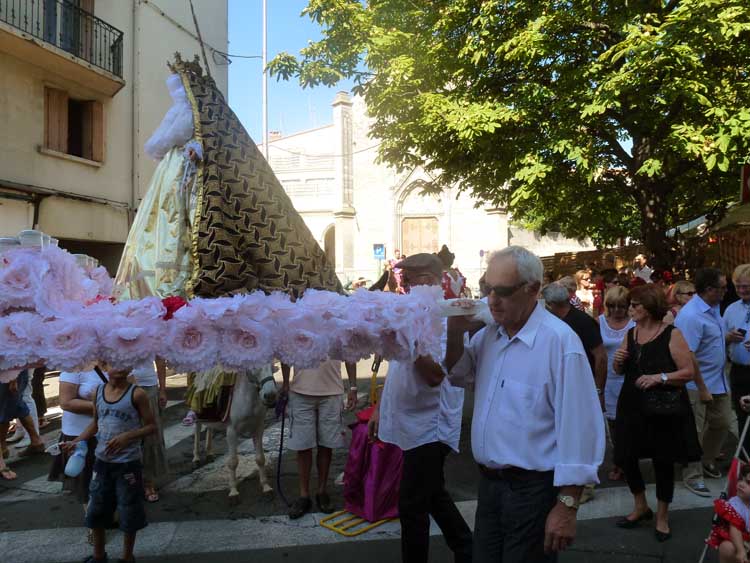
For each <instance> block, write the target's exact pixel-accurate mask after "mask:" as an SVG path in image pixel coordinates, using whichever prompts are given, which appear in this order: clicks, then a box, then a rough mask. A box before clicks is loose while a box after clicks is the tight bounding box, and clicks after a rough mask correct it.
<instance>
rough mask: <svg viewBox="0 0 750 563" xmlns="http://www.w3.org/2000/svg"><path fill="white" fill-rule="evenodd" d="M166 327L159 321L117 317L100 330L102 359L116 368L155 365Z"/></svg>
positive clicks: (98, 327)
mask: <svg viewBox="0 0 750 563" xmlns="http://www.w3.org/2000/svg"><path fill="white" fill-rule="evenodd" d="M163 333H164V331H163V330H162V327H161V326H160V323H159V321H150V322H148V323H142V322H140V319H136V320H133V319H127V318H126V317H120V316H116V317H114V318H110V319H108V320H104V322H103V323H102V324H100V325H99V326H97V334H98V336H99V343H100V346H101V348H100V354H99V355H100V359H102V360H104V361H106V362H107V363H108V364H109V365H111V366H113V367H116V368H122V369H125V368H132V367H133V366H139V365H142V364H144V363H146V362H148V361H153V359H154V356H156V355H157V354H158V353H159V352H160V351H161V349H162V339H163Z"/></svg>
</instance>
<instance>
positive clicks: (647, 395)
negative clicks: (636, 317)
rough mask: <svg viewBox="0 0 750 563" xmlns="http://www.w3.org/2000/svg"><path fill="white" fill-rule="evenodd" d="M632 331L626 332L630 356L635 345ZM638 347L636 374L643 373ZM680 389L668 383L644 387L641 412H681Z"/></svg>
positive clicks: (671, 414) (652, 414)
mask: <svg viewBox="0 0 750 563" xmlns="http://www.w3.org/2000/svg"><path fill="white" fill-rule="evenodd" d="M634 340H635V336H634V332H633V331H631V332H630V333H629V334H628V348H629V350H628V352H629V354H630V357H633V356H632V349H633V347H634V346H635V343H634ZM642 349H643V347H642V346H641V348H639V349H638V354H637V355H636V361H635V367H636V369H637V370H638V376H639V377H640V376H641V375H643V370H642V369H641V354H640V352H641V350H642ZM682 392H683V390H682V389H678V388H674V387H671V386H669V385H665V384H661V385H657V386H655V387H651V388H650V389H645V390H644V391H643V394H642V395H641V409H642V411H643V414H645V415H648V416H675V415H679V414H682V413H683V408H684V404H683V402H682V400H681V397H682Z"/></svg>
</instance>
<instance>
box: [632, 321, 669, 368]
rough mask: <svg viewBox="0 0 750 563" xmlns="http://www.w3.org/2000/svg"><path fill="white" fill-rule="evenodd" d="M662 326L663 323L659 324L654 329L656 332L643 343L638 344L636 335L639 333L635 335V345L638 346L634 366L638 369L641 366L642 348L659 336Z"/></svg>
mask: <svg viewBox="0 0 750 563" xmlns="http://www.w3.org/2000/svg"><path fill="white" fill-rule="evenodd" d="M663 326H664V323H659V324H658V325H657V327H656V332H655V333H654V334H653V335H652V336H651V338H649V339H648V340H646V341H645V342H643V343H640V342H638V334H640V331H639V332H637V333H636V334H635V343H636V345H637V346H638V351H637V353H636V359H635V362H636V365H637V366H639V367H640V365H641V356H642V354H643V348H644V347H645V346H646V344H648V343H649V342H651V341H653V340H654V339H655V338H656V337H657V336H659V335H660V334H661V332H662V327H663Z"/></svg>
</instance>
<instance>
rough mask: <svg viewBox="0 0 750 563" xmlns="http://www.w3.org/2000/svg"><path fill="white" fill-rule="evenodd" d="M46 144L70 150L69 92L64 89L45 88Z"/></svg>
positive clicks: (50, 146) (49, 147)
mask: <svg viewBox="0 0 750 563" xmlns="http://www.w3.org/2000/svg"><path fill="white" fill-rule="evenodd" d="M44 146H45V147H47V148H48V149H52V150H53V151H59V152H65V153H66V152H68V93H67V92H65V91H64V90H58V89H56V88H45V89H44Z"/></svg>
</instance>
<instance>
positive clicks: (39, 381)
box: [31, 368, 47, 418]
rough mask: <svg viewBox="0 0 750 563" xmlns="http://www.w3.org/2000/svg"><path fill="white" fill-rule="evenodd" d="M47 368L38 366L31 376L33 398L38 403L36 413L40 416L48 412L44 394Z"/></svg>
mask: <svg viewBox="0 0 750 563" xmlns="http://www.w3.org/2000/svg"><path fill="white" fill-rule="evenodd" d="M45 373H47V368H36V369H35V370H34V375H33V376H32V377H31V398H32V399H34V403H35V404H36V414H37V416H38V417H39V418H41V417H43V416H44V414H45V413H46V412H47V399H46V397H45V396H44V374H45Z"/></svg>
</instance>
